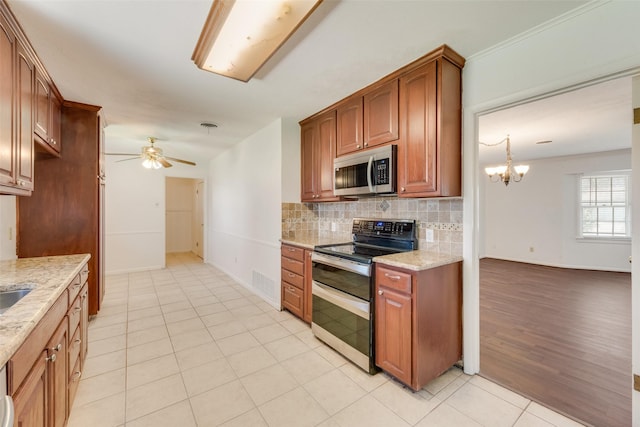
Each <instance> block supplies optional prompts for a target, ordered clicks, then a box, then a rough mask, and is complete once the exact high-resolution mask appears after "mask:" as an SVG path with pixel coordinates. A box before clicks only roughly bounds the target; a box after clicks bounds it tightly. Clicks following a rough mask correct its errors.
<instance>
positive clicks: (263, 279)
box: [207, 120, 300, 307]
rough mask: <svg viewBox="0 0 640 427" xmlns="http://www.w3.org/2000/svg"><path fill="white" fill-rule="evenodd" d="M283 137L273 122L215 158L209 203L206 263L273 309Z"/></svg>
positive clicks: (277, 290)
mask: <svg viewBox="0 0 640 427" xmlns="http://www.w3.org/2000/svg"><path fill="white" fill-rule="evenodd" d="M284 133H286V132H283V121H282V120H276V121H275V122H273V123H271V124H270V125H268V126H267V127H265V128H263V129H262V130H260V131H258V132H256V133H255V134H253V135H252V136H250V137H249V138H247V139H245V140H244V141H242V142H240V143H238V144H236V145H234V146H233V147H232V148H230V149H229V150H227V151H225V152H224V153H222V154H220V155H218V156H217V157H216V158H214V159H213V160H212V161H211V165H210V173H209V189H210V190H209V194H208V195H209V197H208V200H209V202H208V203H207V205H208V208H209V224H210V232H209V239H208V242H209V246H208V247H209V249H210V250H209V251H208V253H209V254H210V257H209V260H210V262H211V263H212V264H213V265H215V266H217V267H218V268H220V269H222V270H223V271H225V272H226V273H227V274H229V275H230V276H232V277H234V278H235V279H236V280H237V281H238V282H240V283H242V284H243V285H245V286H247V287H248V288H251V289H252V290H254V291H255V292H256V293H258V294H259V295H261V296H262V297H264V298H265V299H266V300H267V301H268V302H269V303H271V304H272V305H274V306H276V307H279V306H280V242H279V239H280V237H281V212H282V209H281V200H282V190H281V189H282V187H283V181H284V180H285V179H287V178H286V177H283V175H282V172H281V171H282V146H283V143H282V141H283V134H284ZM299 174H300V172H299V169H298V171H297V176H299Z"/></svg>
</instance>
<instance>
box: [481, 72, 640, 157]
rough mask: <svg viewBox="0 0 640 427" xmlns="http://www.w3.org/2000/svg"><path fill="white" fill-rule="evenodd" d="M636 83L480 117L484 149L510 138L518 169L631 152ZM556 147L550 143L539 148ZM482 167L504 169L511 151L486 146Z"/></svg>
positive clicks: (622, 81) (610, 84) (607, 85)
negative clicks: (543, 162)
mask: <svg viewBox="0 0 640 427" xmlns="http://www.w3.org/2000/svg"><path fill="white" fill-rule="evenodd" d="M632 111H633V109H632V107H631V78H630V77H624V78H618V79H615V80H610V81H607V82H604V83H600V84H597V85H592V86H587V87H584V88H582V89H577V90H573V91H570V92H566V93H563V94H560V95H555V96H552V97H548V98H544V99H541V100H538V101H533V102H529V103H526V104H522V105H518V106H515V107H511V108H507V109H504V110H500V111H496V112H494V113H490V114H486V115H483V116H480V118H479V127H478V129H479V130H478V133H479V139H480V142H481V143H485V144H495V143H497V142H499V141H501V140H503V139H504V138H505V137H506V136H507V135H509V139H510V141H511V155H512V157H513V161H514V164H518V163H520V162H522V161H526V160H533V159H540V158H546V157H556V156H567V155H573V154H582V153H595V152H601V151H609V150H619V149H624V148H630V147H631V123H632V114H633V113H632ZM541 141H551V142H550V143H540V144H539V143H538V142H541ZM479 153H480V163H482V164H493V163H495V164H500V163H504V162H505V160H506V147H505V144H504V143H502V144H500V145H497V146H493V147H492V146H486V145H483V144H481V145H480V148H479Z"/></svg>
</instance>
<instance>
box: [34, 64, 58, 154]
mask: <svg viewBox="0 0 640 427" xmlns="http://www.w3.org/2000/svg"><path fill="white" fill-rule="evenodd" d="M35 85H36V100H35V123H34V134H35V140H36V142H38V143H40V146H41V147H43V148H44V149H45V151H47V152H49V153H50V154H53V155H59V154H60V136H61V131H60V124H61V114H62V103H61V102H60V99H59V98H58V97H57V95H56V94H55V92H54V90H53V88H52V87H51V85H50V84H49V82H48V81H47V79H46V78H45V77H44V75H43V73H42V72H41V71H40V70H37V72H36V82H35Z"/></svg>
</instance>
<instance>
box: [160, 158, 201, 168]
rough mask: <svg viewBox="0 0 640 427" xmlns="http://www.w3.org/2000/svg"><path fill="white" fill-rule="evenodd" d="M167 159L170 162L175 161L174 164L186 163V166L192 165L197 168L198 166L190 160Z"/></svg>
mask: <svg viewBox="0 0 640 427" xmlns="http://www.w3.org/2000/svg"><path fill="white" fill-rule="evenodd" d="M165 158H167V159H169V160H173V161H174V162H180V163H184V164H185V165H191V166H195V165H196V164H195V163H193V162H190V161H189V160H182V159H176V158H175V157H168V156H165Z"/></svg>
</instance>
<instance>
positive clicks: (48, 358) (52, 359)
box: [47, 353, 58, 362]
mask: <svg viewBox="0 0 640 427" xmlns="http://www.w3.org/2000/svg"><path fill="white" fill-rule="evenodd" d="M57 358H58V356H56V354H55V353H53V354H52V355H51V356H49V357H47V362H55V361H56V359H57Z"/></svg>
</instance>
